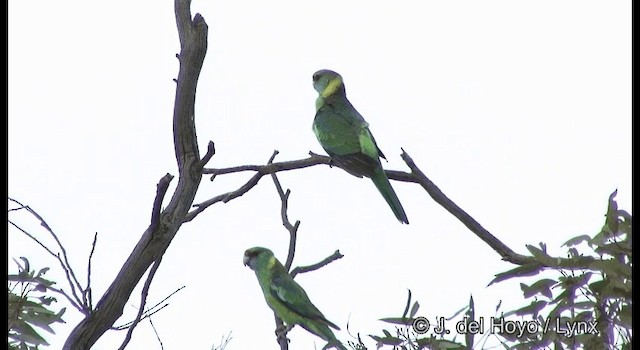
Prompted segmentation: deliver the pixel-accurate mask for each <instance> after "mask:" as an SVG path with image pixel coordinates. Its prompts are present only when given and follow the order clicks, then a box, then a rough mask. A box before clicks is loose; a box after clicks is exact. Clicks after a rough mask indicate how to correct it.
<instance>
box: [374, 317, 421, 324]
mask: <svg viewBox="0 0 640 350" xmlns="http://www.w3.org/2000/svg"><path fill="white" fill-rule="evenodd" d="M413 320H414V318H412V317H385V318H381V319H380V321H382V322H386V323H391V324H398V325H402V326H411V325H412V324H413Z"/></svg>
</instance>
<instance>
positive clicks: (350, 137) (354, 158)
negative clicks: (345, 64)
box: [313, 69, 409, 224]
mask: <svg viewBox="0 0 640 350" xmlns="http://www.w3.org/2000/svg"><path fill="white" fill-rule="evenodd" d="M313 88H314V89H315V90H316V91H317V92H318V94H319V96H318V98H317V99H316V116H315V118H314V120H313V132H314V133H315V134H316V137H317V138H318V141H319V142H320V145H321V146H322V148H324V150H325V151H326V152H327V154H329V156H330V157H331V160H332V162H334V163H335V164H336V165H338V166H339V167H340V168H342V169H344V170H345V171H347V172H348V173H349V174H351V175H353V176H357V177H360V178H362V177H363V176H366V177H368V178H370V179H371V180H372V181H373V183H374V184H375V185H376V188H377V189H378V191H380V193H381V194H382V197H384V199H385V201H387V204H389V206H390V207H391V210H392V211H393V213H394V214H395V216H396V218H398V220H399V221H400V222H401V223H404V224H408V223H409V220H408V219H407V214H405V212H404V209H403V208H402V204H400V200H399V199H398V196H397V195H396V192H395V191H394V190H393V187H391V183H390V182H389V179H388V178H387V175H386V174H385V172H384V169H382V164H381V163H380V157H382V158H384V159H387V158H386V157H385V156H384V154H383V153H382V151H381V150H380V148H378V145H377V144H376V140H375V139H374V138H373V135H372V134H371V131H369V124H368V123H367V122H366V121H365V120H364V118H363V117H362V115H360V113H358V111H357V110H356V109H355V108H354V107H353V105H352V104H351V102H349V100H348V99H347V95H346V92H345V87H344V83H343V81H342V77H341V76H340V74H338V73H336V72H334V71H331V70H328V69H323V70H319V71H317V72H315V73H314V74H313Z"/></svg>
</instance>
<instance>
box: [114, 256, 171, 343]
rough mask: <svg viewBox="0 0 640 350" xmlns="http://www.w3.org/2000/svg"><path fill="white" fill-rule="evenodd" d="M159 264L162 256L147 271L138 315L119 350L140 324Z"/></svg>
mask: <svg viewBox="0 0 640 350" xmlns="http://www.w3.org/2000/svg"><path fill="white" fill-rule="evenodd" d="M161 262H162V255H159V256H158V258H157V259H156V261H155V262H154V263H153V265H152V266H151V270H149V275H147V280H146V281H144V287H142V295H141V298H140V307H139V308H138V314H137V315H136V318H135V320H133V323H132V324H131V326H130V327H129V330H128V331H127V335H126V336H125V338H124V341H123V342H122V345H120V348H119V350H124V348H125V347H126V346H127V344H129V341H130V340H131V336H132V335H133V330H134V329H135V328H136V326H137V325H138V322H140V319H141V318H142V314H143V312H144V305H145V304H146V302H147V296H148V295H149V287H151V281H153V277H154V276H155V275H156V271H158V267H159V266H160V263H161Z"/></svg>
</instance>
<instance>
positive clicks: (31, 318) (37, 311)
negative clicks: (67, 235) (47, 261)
mask: <svg viewBox="0 0 640 350" xmlns="http://www.w3.org/2000/svg"><path fill="white" fill-rule="evenodd" d="M20 259H21V260H22V261H23V262H24V266H22V265H21V264H20V263H19V262H18V261H16V264H18V269H19V272H18V274H10V275H8V299H9V300H8V319H9V321H8V323H9V339H8V348H9V349H29V350H31V349H38V348H39V346H40V345H49V343H47V341H46V340H45V339H44V337H42V336H41V335H40V334H39V333H38V332H37V331H36V329H35V328H34V327H38V328H41V329H44V330H45V331H47V332H49V333H52V334H55V332H54V331H53V329H51V326H50V325H51V324H52V323H56V322H60V323H64V321H63V320H62V315H63V314H64V312H65V308H63V309H62V310H60V311H59V312H58V313H56V312H55V311H52V310H51V309H50V308H49V307H50V306H51V304H52V303H53V302H55V301H56V299H55V298H53V297H50V296H47V294H46V293H47V289H48V287H51V286H53V285H54V284H55V282H53V281H50V280H47V279H45V278H44V277H43V276H44V275H45V273H46V272H47V271H48V270H49V268H48V267H45V268H43V269H41V270H39V271H38V272H36V271H33V270H31V269H30V265H29V261H28V260H27V259H26V258H24V257H21V258H20Z"/></svg>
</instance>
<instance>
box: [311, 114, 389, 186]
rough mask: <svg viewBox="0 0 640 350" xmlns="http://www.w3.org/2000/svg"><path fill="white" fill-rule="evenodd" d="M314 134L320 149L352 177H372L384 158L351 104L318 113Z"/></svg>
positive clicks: (365, 123) (366, 126) (366, 125)
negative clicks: (381, 158)
mask: <svg viewBox="0 0 640 350" xmlns="http://www.w3.org/2000/svg"><path fill="white" fill-rule="evenodd" d="M313 131H314V133H315V134H316V138H317V139H318V141H319V142H320V145H321V146H322V148H324V150H325V151H326V152H327V153H328V154H329V155H330V156H331V157H332V158H333V160H334V161H335V162H336V163H337V165H338V166H340V167H341V168H343V169H344V170H346V171H347V172H349V173H350V174H352V175H354V176H357V177H362V176H367V177H372V176H373V175H374V172H375V169H376V168H377V167H379V166H381V164H380V159H379V157H383V158H384V154H383V153H382V152H381V151H380V149H379V148H378V145H377V144H376V141H375V139H374V138H373V135H371V132H370V131H369V126H368V124H367V122H365V121H364V119H363V118H362V116H361V115H360V114H359V113H358V112H357V111H356V110H355V109H354V108H353V106H352V105H351V104H349V103H348V102H347V103H340V104H326V105H324V106H322V107H321V108H320V109H318V111H317V113H316V116H315V119H314V121H313Z"/></svg>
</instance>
